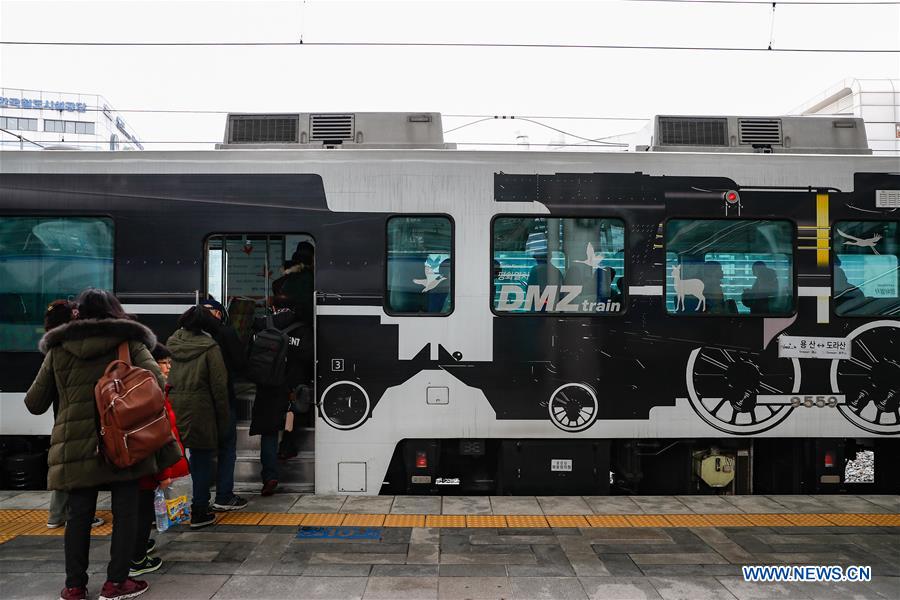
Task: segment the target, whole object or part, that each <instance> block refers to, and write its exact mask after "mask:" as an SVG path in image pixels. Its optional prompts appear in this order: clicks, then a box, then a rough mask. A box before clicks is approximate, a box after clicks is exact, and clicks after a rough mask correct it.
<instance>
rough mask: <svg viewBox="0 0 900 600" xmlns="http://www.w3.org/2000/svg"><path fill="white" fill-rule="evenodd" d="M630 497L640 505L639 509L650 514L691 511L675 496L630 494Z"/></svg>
mask: <svg viewBox="0 0 900 600" xmlns="http://www.w3.org/2000/svg"><path fill="white" fill-rule="evenodd" d="M630 498H631V499H632V500H634V503H635V504H637V505H638V506H640V507H641V510H643V511H644V512H645V513H647V514H651V515H662V514H678V513H691V512H693V511H691V509H689V508H688V507H687V506H685V505H684V504H682V503H681V502H680V501H679V500H678V498H676V497H675V496H630Z"/></svg>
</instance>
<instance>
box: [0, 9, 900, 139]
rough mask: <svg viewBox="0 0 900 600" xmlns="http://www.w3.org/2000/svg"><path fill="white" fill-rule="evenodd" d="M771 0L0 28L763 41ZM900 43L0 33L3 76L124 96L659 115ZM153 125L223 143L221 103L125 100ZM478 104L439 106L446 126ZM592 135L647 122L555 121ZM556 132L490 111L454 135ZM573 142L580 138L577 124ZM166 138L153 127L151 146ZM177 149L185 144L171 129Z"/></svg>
mask: <svg viewBox="0 0 900 600" xmlns="http://www.w3.org/2000/svg"><path fill="white" fill-rule="evenodd" d="M771 15H772V9H771V5H768V4H759V5H746V4H686V3H645V2H640V3H635V2H632V3H628V2H616V1H611V2H559V1H554V2H484V1H477V2H437V1H435V2H431V1H425V0H417V1H414V2H381V1H371V2H340V1H336V0H329V1H327V2H316V1H307V2H301V1H292V2H263V1H259V2H255V1H254V2H250V1H245V2H218V1H216V2H185V1H172V2H168V1H162V0H153V1H150V2H139V1H127V0H117V1H114V2H84V1H75V0H72V1H68V2H43V1H38V0H29V1H27V2H14V1H6V0H0V39H2V40H6V41H9V40H25V41H94V42H100V41H106V42H112V41H157V42H160V41H182V42H185V41H190V42H200V41H203V42H223V41H287V42H291V41H298V40H299V39H300V38H301V36H302V39H303V40H304V41H305V42H326V41H327V42H351V41H352V42H357V41H382V42H487V43H568V44H629V45H677V46H730V47H766V46H768V44H769V38H770V27H771ZM774 47H775V48H872V49H875V48H893V49H897V48H900V6H897V5H889V6H872V5H862V4H860V5H853V6H821V5H811V6H802V5H786V4H780V5H778V7H777V9H776V16H775V27H774ZM847 77H856V78H898V77H900V54H896V53H894V54H861V53H857V54H832V53H827V54H808V53H765V52H759V53H738V52H694V51H648V50H597V49H530V48H526V49H509V48H503V49H498V48H410V47H406V48H372V47H362V48H360V47H344V48H338V47H310V46H306V47H231V48H227V47H194V48H185V47H163V48H160V47H106V48H102V47H54V46H49V47H33V46H32V47H28V46H0V86H6V87H22V88H31V89H39V90H52V91H64V92H82V93H97V94H101V95H103V96H105V97H106V98H107V99H108V100H109V101H110V102H111V104H112V105H113V106H114V107H115V108H117V109H201V110H225V111H248V112H281V111H291V112H315V111H439V112H441V113H444V114H505V115H513V114H514V115H567V116H576V115H577V116H610V117H650V116H652V115H654V114H748V115H769V114H783V113H786V112H788V111H789V110H790V109H792V108H794V107H795V106H797V105H798V104H800V103H802V102H804V101H806V100H808V99H809V98H810V97H812V96H814V95H816V94H817V93H820V92H822V91H824V90H825V89H826V88H829V87H831V86H832V85H834V84H835V83H837V82H838V81H840V80H842V79H844V78H847ZM126 120H127V121H128V122H129V123H130V124H131V125H132V127H133V129H134V130H135V131H136V132H137V133H138V135H139V137H140V138H141V139H142V140H146V141H148V142H152V141H174V140H183V141H204V142H215V141H219V140H221V139H222V137H223V132H224V121H225V117H224V115H175V114H153V113H133V114H128V115H126ZM471 120H472V119H466V118H450V117H445V119H444V126H445V129H450V128H452V127H454V126H457V125H462V124H464V123H466V122H468V121H471ZM545 122H546V123H548V124H550V125H553V126H556V127H559V128H562V129H565V130H568V131H572V132H574V133H577V134H579V135H582V136H585V137H590V138H593V137H598V136H605V135H612V134H617V133H624V132H629V131H633V130H635V129H639V128H640V126H641V123H639V122H609V121H575V120H569V121H565V120H545ZM517 133H522V134H524V135H528V136H529V138H530V140H531V141H532V142H533V143H545V142H549V141H555V140H558V139H559V135H558V134H554V133H553V132H552V131H549V130H545V129H542V128H540V127H539V126H537V125H531V124H527V123H509V122H496V121H491V122H487V123H483V124H479V125H474V126H472V127H468V128H464V129H461V130H459V131H457V132H453V133H450V134H448V135H447V141H455V142H476V141H479V142H481V141H488V142H513V141H515V138H516V134H517ZM567 141H572V142H574V141H576V140H574V139H572V138H569V139H568V140H567ZM162 147H164V146H159V145H156V144H147V148H153V149H158V148H162ZM176 147H180V148H184V147H185V146H176Z"/></svg>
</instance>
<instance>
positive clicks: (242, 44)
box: [0, 40, 900, 54]
mask: <svg viewBox="0 0 900 600" xmlns="http://www.w3.org/2000/svg"><path fill="white" fill-rule="evenodd" d="M0 45H3V46H97V47H123V46H135V47H137V46H143V47H162V46H168V47H253V46H271V47H277V46H289V47H303V46H316V47H344V48H351V47H356V48H506V49H556V50H664V51H669V50H672V51H678V50H682V51H694V52H780V53H788V52H800V53H812V54H816V53H818V54H897V53H900V49H896V48H766V47H762V46H760V47H736V46H656V45H644V46H642V45H635V44H552V43H547V44H538V43H521V44H514V43H494V42H58V41H41V42H31V41H24V40H0Z"/></svg>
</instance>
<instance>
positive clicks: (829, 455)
mask: <svg viewBox="0 0 900 600" xmlns="http://www.w3.org/2000/svg"><path fill="white" fill-rule="evenodd" d="M825 468H826V469H833V468H834V452H832V451H831V450H829V451H828V452H826V453H825Z"/></svg>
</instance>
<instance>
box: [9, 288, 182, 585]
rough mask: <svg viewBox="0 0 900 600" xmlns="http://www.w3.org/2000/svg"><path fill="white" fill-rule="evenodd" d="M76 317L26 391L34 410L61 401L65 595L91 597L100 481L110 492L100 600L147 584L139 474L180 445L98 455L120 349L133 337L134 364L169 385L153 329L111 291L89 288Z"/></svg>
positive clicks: (52, 343) (54, 479)
mask: <svg viewBox="0 0 900 600" xmlns="http://www.w3.org/2000/svg"><path fill="white" fill-rule="evenodd" d="M77 303H78V310H79V316H78V319H76V320H73V321H70V322H69V323H66V324H65V325H61V326H59V327H57V328H55V329H52V330H50V331H48V332H47V333H46V334H45V335H44V337H43V339H41V342H40V345H39V348H40V350H41V352H43V353H44V355H45V356H44V362H43V364H42V365H41V368H40V371H38V374H37V377H36V378H35V380H34V383H33V384H32V385H31V387H30V388H29V390H28V392H27V393H26V395H25V405H26V406H27V407H28V410H29V411H31V412H32V413H33V414H43V413H44V412H46V411H47V410H49V409H50V407H51V406H52V405H53V403H54V402H57V401H58V402H59V413H58V414H57V416H56V420H55V423H54V425H53V432H52V434H51V436H50V455H49V463H50V470H49V474H48V477H47V483H48V487H49V488H50V489H51V490H65V491H68V492H69V520H68V522H67V524H66V532H65V557H66V587H65V589H63V591H62V592H61V594H60V597H61V598H62V599H63V600H81V599H84V598H87V583H88V575H87V567H88V556H89V552H90V544H91V536H90V532H91V521H92V520H93V518H94V511H95V510H96V507H97V493H98V492H99V490H100V488H101V486H102V487H103V488H104V489H107V488H108V489H110V490H111V491H112V512H113V530H112V545H111V547H110V561H109V565H108V567H107V571H106V573H107V575H106V579H107V580H106V583H104V585H103V589H102V590H101V592H100V598H101V600H114V599H121V598H132V597H134V596H138V595H140V594H142V593H144V592H145V591H146V590H147V587H148V586H147V582H145V581H135V580H134V579H130V578H129V577H128V567H129V563H130V559H131V550H132V549H133V548H134V543H135V537H136V535H137V518H136V516H137V507H138V479H140V478H141V477H143V476H144V475H149V474H151V473H156V472H158V471H161V470H163V469H164V468H166V467H168V466H170V465H172V464H175V462H177V461H178V459H179V458H180V457H181V451H180V449H179V448H178V445H177V444H176V442H175V441H174V440H173V441H172V443H170V444H167V445H166V446H164V447H163V448H161V449H160V450H159V451H157V452H156V453H155V454H153V455H151V456H149V457H147V458H146V459H144V460H142V461H140V462H138V463H136V464H135V465H132V466H131V467H128V468H125V469H120V468H116V467H114V466H113V465H112V464H111V463H109V462H107V461H106V460H105V459H104V458H103V456H102V455H101V454H100V453H98V451H97V448H98V443H97V408H96V403H95V400H94V386H95V385H96V383H97V381H98V380H99V379H100V377H101V376H102V375H103V373H104V372H105V371H106V367H107V366H108V365H109V363H110V362H112V361H113V360H115V359H116V357H117V350H118V347H119V346H120V345H121V344H122V343H124V342H127V343H128V350H129V353H130V355H131V361H132V364H133V365H135V366H136V367H140V368H143V369H146V370H148V371H150V372H152V373H153V374H154V375H155V376H156V379H157V384H158V385H159V386H160V387H162V386H163V385H164V383H163V381H162V376H161V374H160V371H159V368H158V367H157V366H156V362H155V361H154V360H153V357H152V356H151V355H150V348H152V347H153V346H155V345H156V337H155V336H154V335H153V332H152V331H150V330H149V329H147V328H146V327H144V326H143V325H141V324H140V323H138V322H136V321H134V320H132V318H131V317H130V316H129V315H127V314H126V313H125V311H124V310H122V305H121V304H119V301H118V300H117V299H116V297H115V296H113V295H112V294H111V293H110V292H107V291H104V290H97V289H88V290H85V291H84V292H82V293H81V295H80V296H79V297H78V300H77Z"/></svg>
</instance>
